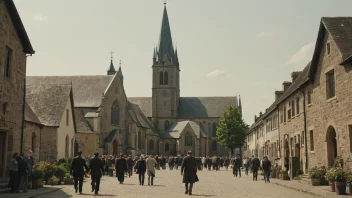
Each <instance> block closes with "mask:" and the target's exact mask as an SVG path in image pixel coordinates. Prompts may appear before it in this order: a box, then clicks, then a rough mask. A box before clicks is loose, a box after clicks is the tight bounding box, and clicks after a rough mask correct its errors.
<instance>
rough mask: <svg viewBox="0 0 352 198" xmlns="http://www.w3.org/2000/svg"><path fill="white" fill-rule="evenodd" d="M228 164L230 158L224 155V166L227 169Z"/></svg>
mask: <svg viewBox="0 0 352 198" xmlns="http://www.w3.org/2000/svg"><path fill="white" fill-rule="evenodd" d="M229 165H230V159H229V158H228V157H225V159H224V166H225V169H226V170H228V169H229Z"/></svg>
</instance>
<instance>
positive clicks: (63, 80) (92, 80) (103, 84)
mask: <svg viewBox="0 0 352 198" xmlns="http://www.w3.org/2000/svg"><path fill="white" fill-rule="evenodd" d="M113 78H114V76H112V75H103V76H27V84H29V85H40V84H71V82H72V87H73V99H74V104H75V107H99V106H100V105H101V100H102V94H103V93H105V91H106V89H107V88H108V87H109V85H110V83H111V81H112V79H113Z"/></svg>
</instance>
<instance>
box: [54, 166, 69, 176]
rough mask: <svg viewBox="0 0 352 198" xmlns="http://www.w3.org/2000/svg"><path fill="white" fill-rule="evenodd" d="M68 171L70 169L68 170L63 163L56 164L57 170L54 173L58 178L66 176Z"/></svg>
mask: <svg viewBox="0 0 352 198" xmlns="http://www.w3.org/2000/svg"><path fill="white" fill-rule="evenodd" d="M66 173H68V171H67V170H66V168H65V166H64V165H63V164H61V165H58V166H56V171H55V174H54V175H55V176H56V177H57V178H60V179H62V178H64V176H65V174H66Z"/></svg>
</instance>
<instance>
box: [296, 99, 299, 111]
mask: <svg viewBox="0 0 352 198" xmlns="http://www.w3.org/2000/svg"><path fill="white" fill-rule="evenodd" d="M296 113H297V115H298V114H299V98H298V97H297V99H296Z"/></svg>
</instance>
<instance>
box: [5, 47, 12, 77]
mask: <svg viewBox="0 0 352 198" xmlns="http://www.w3.org/2000/svg"><path fill="white" fill-rule="evenodd" d="M11 57H12V50H11V49H10V48H9V47H7V46H6V48H5V65H4V75H5V77H10V70H11V67H10V66H11Z"/></svg>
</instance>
